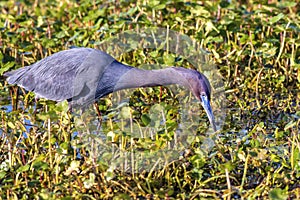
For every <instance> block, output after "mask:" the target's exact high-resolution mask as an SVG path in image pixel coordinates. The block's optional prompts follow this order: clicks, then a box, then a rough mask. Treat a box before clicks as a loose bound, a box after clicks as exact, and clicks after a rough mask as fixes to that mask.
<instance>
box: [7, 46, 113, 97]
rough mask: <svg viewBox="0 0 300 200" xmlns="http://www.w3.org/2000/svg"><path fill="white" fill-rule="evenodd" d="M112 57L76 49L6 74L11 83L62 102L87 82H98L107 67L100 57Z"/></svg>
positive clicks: (78, 91)
mask: <svg viewBox="0 0 300 200" xmlns="http://www.w3.org/2000/svg"><path fill="white" fill-rule="evenodd" d="M109 59H110V60H114V59H113V58H112V57H111V56H109V55H108V54H105V53H104V52H102V51H99V50H95V49H90V48H74V49H70V50H65V51H61V52H58V53H55V54H53V55H51V56H49V57H47V58H45V59H42V60H40V61H39V62H37V63H35V64H33V65H31V66H28V67H24V68H21V69H17V70H15V71H12V72H8V73H6V74H5V76H8V78H7V81H8V83H9V84H17V85H19V86H21V87H23V88H25V89H26V90H28V91H33V92H34V93H36V94H37V96H38V97H43V98H47V99H51V100H54V101H63V100H66V99H70V98H73V97H74V96H76V95H78V94H79V93H81V92H82V91H81V90H82V89H83V88H84V87H85V85H87V86H88V87H91V83H90V82H93V81H94V82H96V80H95V79H96V78H99V75H101V71H103V70H104V69H102V68H103V62H104V61H101V60H109ZM101 62H102V64H101ZM99 63H100V64H99ZM101 65H102V66H101ZM90 73H92V74H90ZM97 73H98V74H97Z"/></svg>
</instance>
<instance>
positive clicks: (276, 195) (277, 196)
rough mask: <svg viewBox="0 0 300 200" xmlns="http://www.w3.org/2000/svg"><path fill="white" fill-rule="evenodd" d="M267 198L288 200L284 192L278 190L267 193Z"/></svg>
mask: <svg viewBox="0 0 300 200" xmlns="http://www.w3.org/2000/svg"><path fill="white" fill-rule="evenodd" d="M269 197H270V199H271V200H285V199H287V198H288V196H287V193H286V191H285V190H282V189H280V188H275V189H273V190H271V191H270V193H269Z"/></svg>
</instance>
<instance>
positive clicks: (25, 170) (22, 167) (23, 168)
mask: <svg viewBox="0 0 300 200" xmlns="http://www.w3.org/2000/svg"><path fill="white" fill-rule="evenodd" d="M29 168H30V165H24V166H21V167H19V168H18V169H17V172H27V171H28V170H29Z"/></svg>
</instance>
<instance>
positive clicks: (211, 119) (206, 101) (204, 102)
mask: <svg viewBox="0 0 300 200" xmlns="http://www.w3.org/2000/svg"><path fill="white" fill-rule="evenodd" d="M200 98H201V100H202V102H201V105H202V106H203V108H204V110H205V112H206V114H207V117H208V119H209V122H210V124H211V125H212V127H213V130H214V131H217V127H216V122H215V117H214V114H213V112H212V109H211V106H210V102H209V99H208V98H207V96H202V95H200Z"/></svg>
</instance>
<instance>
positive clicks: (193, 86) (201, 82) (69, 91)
mask: <svg viewBox="0 0 300 200" xmlns="http://www.w3.org/2000/svg"><path fill="white" fill-rule="evenodd" d="M4 77H6V80H7V82H8V84H11V85H18V86H20V87H23V88H24V89H25V90H27V91H32V92H34V93H35V95H36V98H45V99H49V100H53V101H57V102H60V101H64V100H67V101H68V104H69V107H74V106H83V105H86V104H90V103H92V102H95V101H96V100H97V99H99V98H101V97H104V96H106V95H108V94H110V93H112V92H115V91H119V90H122V89H129V88H139V87H154V86H166V85H172V84H178V85H181V86H184V87H185V88H187V89H189V90H190V91H191V92H192V93H193V95H194V96H195V97H196V99H198V100H199V101H200V103H201V105H202V107H203V108H204V110H205V112H206V114H207V116H208V119H209V121H210V124H211V126H212V128H213V130H214V131H217V128H216V123H215V118H214V114H213V111H212V108H211V86H210V83H209V81H208V79H207V77H206V76H205V75H204V74H202V73H200V72H198V71H197V70H194V69H187V68H183V67H174V66H172V67H167V68H163V69H156V70H145V69H139V68H136V67H133V66H129V65H126V64H123V63H121V62H118V61H117V60H116V59H114V58H113V57H112V56H111V55H109V54H107V53H105V52H103V51H101V50H99V49H94V48H86V47H77V48H72V49H68V50H63V51H59V52H57V53H54V54H52V55H50V56H48V57H46V58H43V59H42V60H40V61H38V62H36V63H34V64H32V65H30V66H26V67H22V68H19V69H16V70H13V71H8V72H6V73H4Z"/></svg>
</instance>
